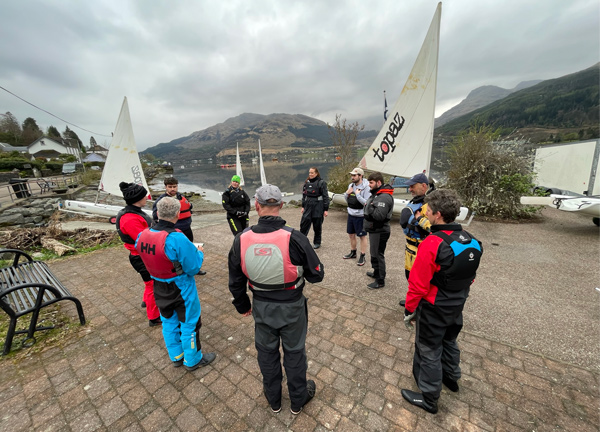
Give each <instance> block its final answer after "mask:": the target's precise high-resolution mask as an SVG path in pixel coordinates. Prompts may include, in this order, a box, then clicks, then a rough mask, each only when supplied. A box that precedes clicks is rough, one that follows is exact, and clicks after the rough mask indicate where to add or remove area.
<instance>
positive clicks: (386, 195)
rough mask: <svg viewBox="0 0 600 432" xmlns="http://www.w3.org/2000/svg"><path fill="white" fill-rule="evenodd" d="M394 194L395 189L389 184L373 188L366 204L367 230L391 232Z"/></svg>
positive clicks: (365, 227) (364, 225) (365, 225)
mask: <svg viewBox="0 0 600 432" xmlns="http://www.w3.org/2000/svg"><path fill="white" fill-rule="evenodd" d="M393 194H394V189H393V188H392V187H391V186H390V185H389V184H385V185H383V186H381V187H380V188H379V189H376V190H371V196H370V197H369V199H368V200H367V203H366V204H365V221H364V222H363V228H364V229H365V231H366V232H370V233H382V232H390V219H391V218H392V211H393V210H394V196H393Z"/></svg>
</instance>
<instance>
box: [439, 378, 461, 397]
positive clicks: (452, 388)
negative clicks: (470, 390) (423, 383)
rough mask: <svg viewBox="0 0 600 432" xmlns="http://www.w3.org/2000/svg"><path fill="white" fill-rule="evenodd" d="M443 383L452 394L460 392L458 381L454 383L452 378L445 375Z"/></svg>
mask: <svg viewBox="0 0 600 432" xmlns="http://www.w3.org/2000/svg"><path fill="white" fill-rule="evenodd" d="M442 383H443V384H444V385H445V386H446V387H447V388H448V390H450V391H451V392H454V393H456V392H457V391H458V383H457V382H456V381H454V380H453V379H450V377H448V376H446V375H443V376H442Z"/></svg>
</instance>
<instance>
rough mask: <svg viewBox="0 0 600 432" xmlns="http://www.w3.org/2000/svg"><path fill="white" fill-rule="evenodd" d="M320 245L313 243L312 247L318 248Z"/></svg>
mask: <svg viewBox="0 0 600 432" xmlns="http://www.w3.org/2000/svg"><path fill="white" fill-rule="evenodd" d="M320 247H321V245H320V244H314V245H313V249H319V248H320Z"/></svg>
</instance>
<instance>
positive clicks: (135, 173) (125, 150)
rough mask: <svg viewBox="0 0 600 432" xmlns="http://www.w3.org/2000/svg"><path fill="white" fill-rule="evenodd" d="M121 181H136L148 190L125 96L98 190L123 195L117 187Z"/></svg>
mask: <svg viewBox="0 0 600 432" xmlns="http://www.w3.org/2000/svg"><path fill="white" fill-rule="evenodd" d="M121 182H127V183H136V184H139V185H142V186H144V187H145V188H146V190H147V191H149V190H150V189H148V183H146V178H145V177H144V171H143V170H142V164H141V162H140V157H139V155H138V151H137V147H136V145H135V138H134V137H133V128H132V127H131V118H130V117H129V105H128V104H127V98H124V100H123V105H122V106H121V113H120V114H119V119H118V120H117V126H116V127H115V132H114V133H113V138H112V141H111V143H110V147H109V148H108V156H107V157H106V163H105V164H104V170H103V171H102V178H101V179H100V185H99V186H98V190H99V191H102V192H106V193H109V194H112V195H116V196H123V194H122V193H121V189H120V188H119V183H121ZM150 198H152V197H151V196H150V192H148V199H150Z"/></svg>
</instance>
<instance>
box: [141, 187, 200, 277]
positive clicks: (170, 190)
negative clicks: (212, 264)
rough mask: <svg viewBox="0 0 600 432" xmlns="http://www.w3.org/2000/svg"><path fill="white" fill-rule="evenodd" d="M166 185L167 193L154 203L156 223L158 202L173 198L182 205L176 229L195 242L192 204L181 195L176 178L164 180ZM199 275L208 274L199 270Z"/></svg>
mask: <svg viewBox="0 0 600 432" xmlns="http://www.w3.org/2000/svg"><path fill="white" fill-rule="evenodd" d="M164 183H165V193H164V194H162V195H161V196H159V197H158V198H157V199H156V201H154V206H153V207H152V219H153V220H154V223H157V222H158V215H157V211H156V206H157V205H158V202H159V201H160V200H161V199H163V198H164V197H168V196H170V197H173V198H177V199H178V200H179V204H181V210H180V212H179V219H178V220H177V223H176V224H175V228H177V229H178V230H179V231H181V232H182V233H184V234H185V236H186V237H187V238H188V239H189V240H190V241H191V242H193V241H194V233H193V232H192V208H193V207H194V206H193V205H192V203H191V202H189V201H188V199H187V198H186V197H184V196H183V195H181V194H180V193H179V190H178V189H179V180H177V179H176V178H175V177H167V178H166V179H165V180H164ZM198 274H199V275H200V276H203V275H205V274H206V272H205V271H204V270H199V271H198Z"/></svg>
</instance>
